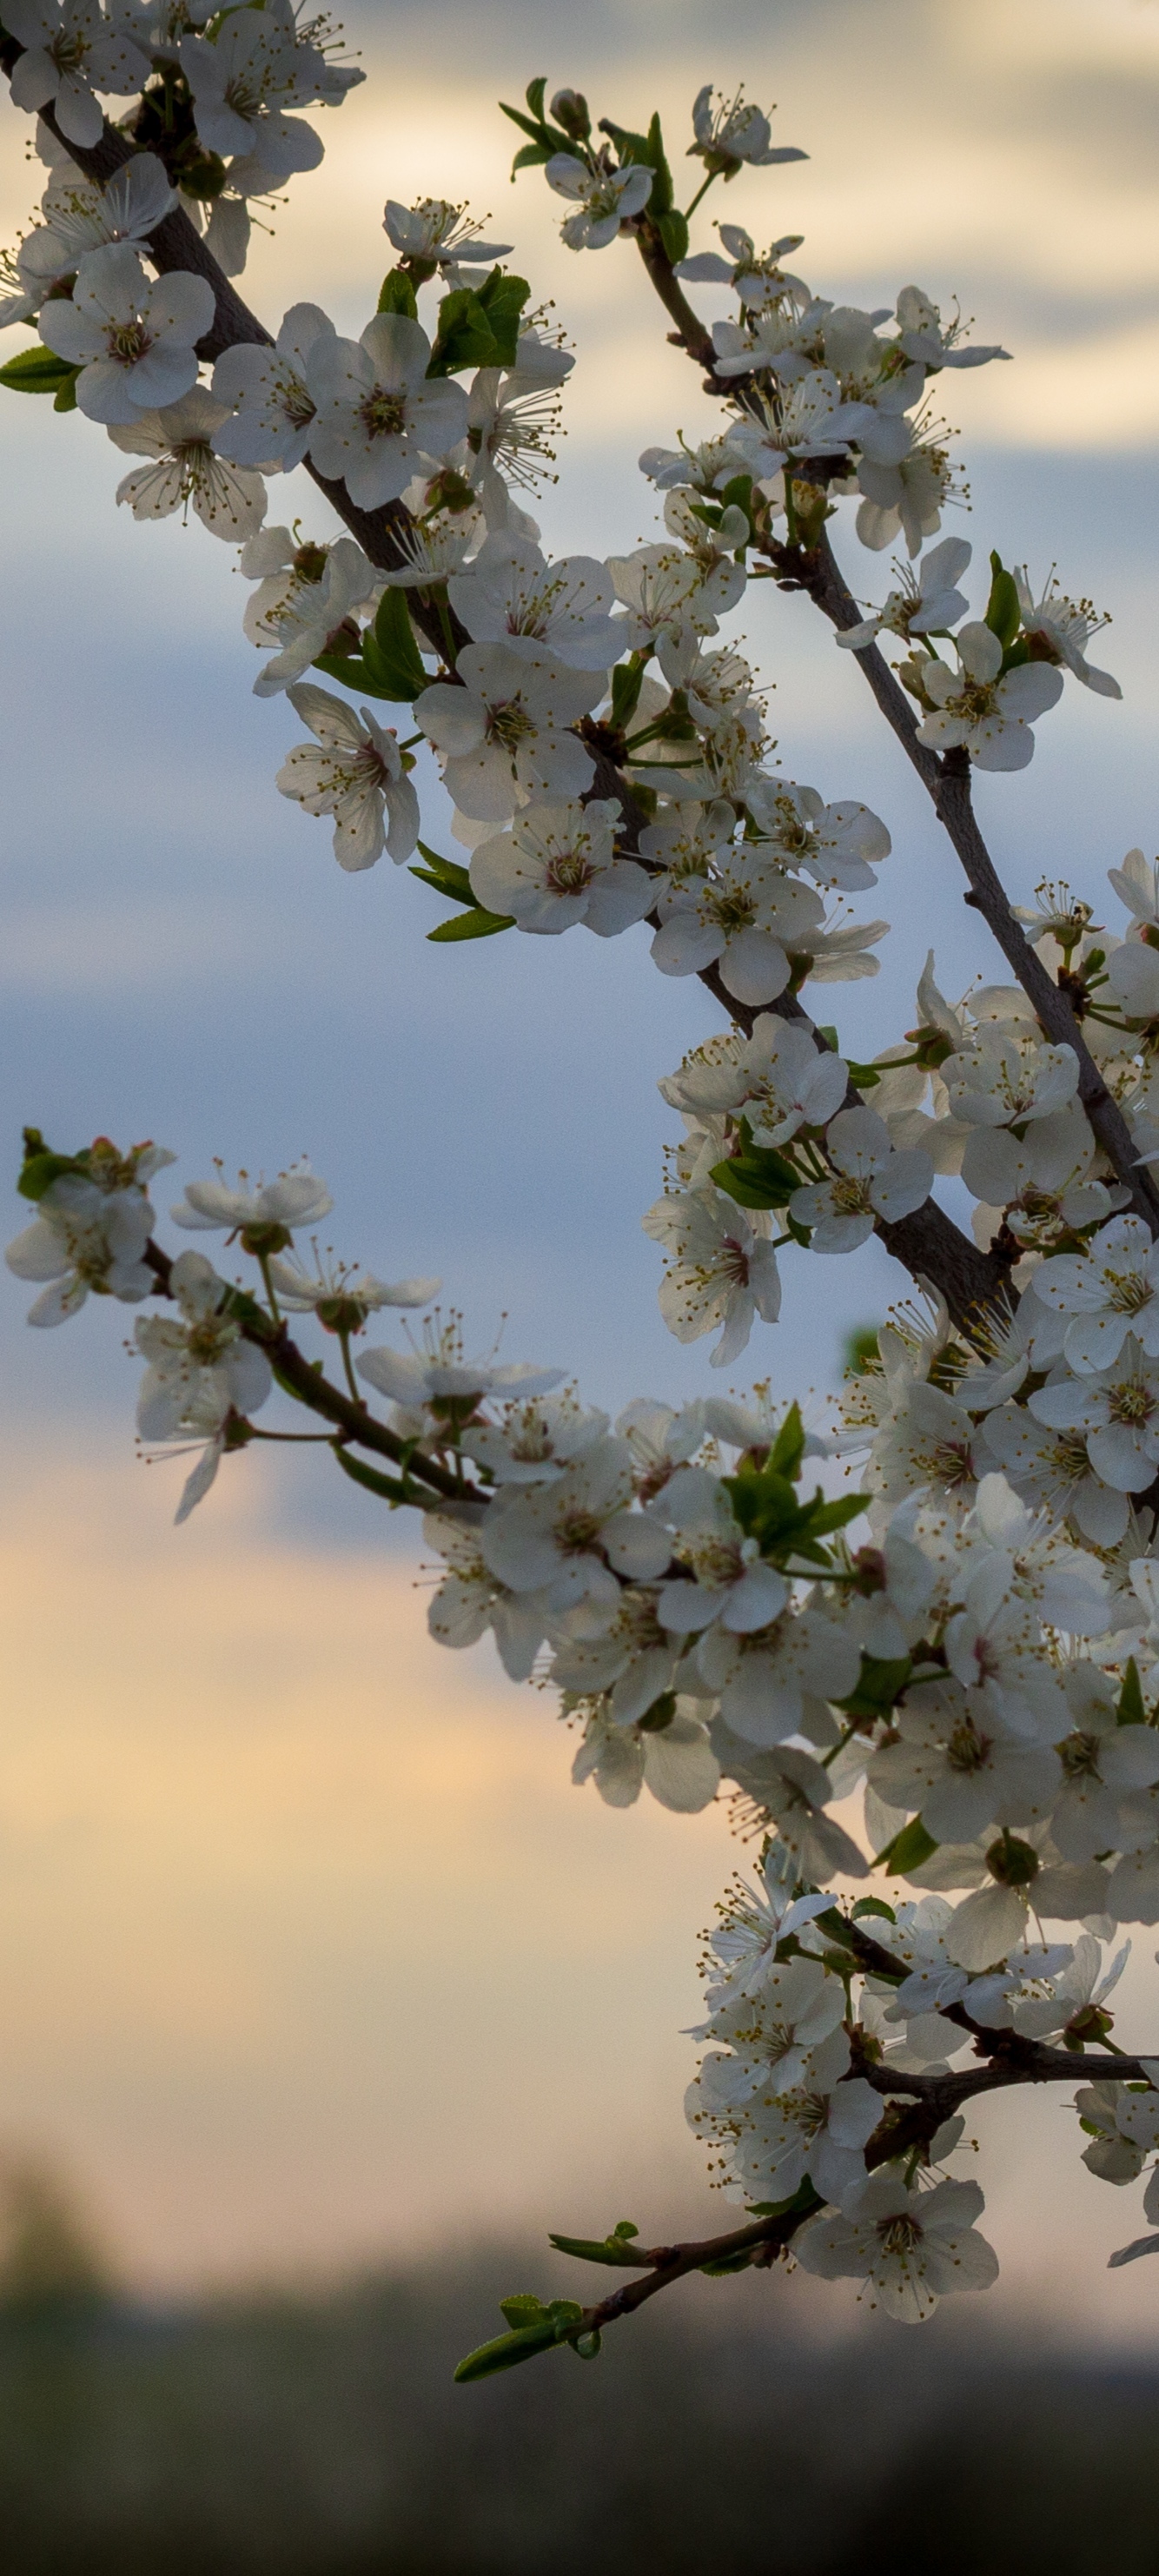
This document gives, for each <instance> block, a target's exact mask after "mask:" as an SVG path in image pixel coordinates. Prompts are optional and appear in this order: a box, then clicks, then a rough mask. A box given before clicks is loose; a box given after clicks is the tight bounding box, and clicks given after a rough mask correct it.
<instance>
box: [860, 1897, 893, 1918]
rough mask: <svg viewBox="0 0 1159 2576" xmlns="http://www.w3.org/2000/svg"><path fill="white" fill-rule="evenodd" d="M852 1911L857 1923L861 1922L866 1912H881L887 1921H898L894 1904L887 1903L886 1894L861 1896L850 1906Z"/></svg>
mask: <svg viewBox="0 0 1159 2576" xmlns="http://www.w3.org/2000/svg"><path fill="white" fill-rule="evenodd" d="M850 1913H851V1916H852V1919H853V1921H854V1922H855V1923H860V1922H861V1920H862V1918H863V1916H865V1915H866V1914H880V1915H881V1916H882V1917H883V1919H884V1921H885V1922H886V1923H896V1921H897V1916H896V1914H895V1913H894V1910H893V1907H892V1905H887V1904H886V1901H885V1898H884V1896H859V1897H858V1898H857V1899H856V1902H855V1903H854V1904H853V1905H852V1906H851V1907H850Z"/></svg>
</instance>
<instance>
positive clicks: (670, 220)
mask: <svg viewBox="0 0 1159 2576" xmlns="http://www.w3.org/2000/svg"><path fill="white" fill-rule="evenodd" d="M656 230H657V232H658V233H659V235H660V239H661V241H662V242H663V244H664V248H665V250H666V252H667V254H668V257H669V259H670V260H671V262H672V265H673V268H675V267H676V265H677V262H678V261H679V260H682V259H687V257H688V218H687V216H686V215H681V214H677V213H676V212H672V213H671V214H667V215H660V216H658V217H657V222H656Z"/></svg>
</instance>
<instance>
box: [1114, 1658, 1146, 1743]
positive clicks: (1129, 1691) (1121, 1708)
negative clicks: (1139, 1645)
mask: <svg viewBox="0 0 1159 2576" xmlns="http://www.w3.org/2000/svg"><path fill="white" fill-rule="evenodd" d="M1116 1715H1117V1717H1118V1720H1119V1724H1120V1726H1145V1725H1146V1723H1147V1711H1146V1708H1145V1707H1144V1704H1143V1686H1142V1683H1141V1682H1140V1679H1139V1667H1138V1665H1137V1663H1136V1661H1135V1658H1134V1656H1133V1655H1130V1656H1128V1658H1127V1669H1126V1672H1125V1673H1124V1675H1123V1687H1122V1690H1121V1691H1120V1693H1119V1704H1118V1708H1117V1710H1116Z"/></svg>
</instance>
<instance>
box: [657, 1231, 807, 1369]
mask: <svg viewBox="0 0 1159 2576" xmlns="http://www.w3.org/2000/svg"><path fill="white" fill-rule="evenodd" d="M643 1222H644V1232H645V1234H650V1235H651V1237H652V1239H653V1241H654V1242H656V1243H662V1244H663V1245H664V1248H665V1252H666V1255H667V1259H668V1265H669V1266H668V1271H667V1276H666V1277H665V1279H664V1282H663V1285H662V1287H661V1290H660V1312H661V1314H662V1315H663V1317H664V1321H665V1323H666V1324H667V1326H668V1330H669V1332H670V1333H674V1334H675V1336H676V1339H677V1341H678V1342H695V1341H698V1340H699V1338H700V1336H701V1334H702V1333H711V1332H712V1331H714V1330H715V1327H716V1326H717V1325H718V1324H719V1325H721V1326H722V1331H721V1337H720V1340H719V1342H718V1343H717V1346H716V1349H715V1350H714V1351H713V1353H712V1355H711V1361H710V1365H711V1366H712V1367H713V1368H727V1367H728V1365H729V1362H730V1361H732V1360H734V1359H737V1358H738V1357H739V1355H740V1353H741V1351H743V1349H744V1347H745V1344H746V1342H747V1341H748V1337H749V1334H750V1332H751V1331H752V1325H753V1317H754V1315H762V1316H763V1317H764V1320H765V1322H766V1323H767V1324H775V1323H776V1320H777V1316H778V1315H779V1313H780V1310H781V1282H780V1276H779V1273H778V1270H777V1257H776V1254H775V1252H774V1251H773V1247H772V1245H771V1243H769V1242H768V1241H767V1240H765V1239H764V1237H763V1236H762V1235H761V1234H760V1233H758V1231H757V1230H756V1228H755V1227H754V1225H753V1224H752V1223H751V1221H750V1219H749V1217H748V1216H747V1215H746V1212H745V1210H744V1209H743V1208H741V1207H738V1206H737V1205H736V1202H735V1200H733V1199H728V1198H725V1196H724V1194H723V1192H722V1191H720V1190H716V1189H701V1190H696V1191H681V1192H678V1193H673V1194H672V1195H671V1196H667V1197H664V1198H661V1199H657V1201H656V1203H655V1206H654V1207H651V1208H650V1209H649V1211H648V1214H647V1216H646V1217H645V1218H644V1221H643Z"/></svg>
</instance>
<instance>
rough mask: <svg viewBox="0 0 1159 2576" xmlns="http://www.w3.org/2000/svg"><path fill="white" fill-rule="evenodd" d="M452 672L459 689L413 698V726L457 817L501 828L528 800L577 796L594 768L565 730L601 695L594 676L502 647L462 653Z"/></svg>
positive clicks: (440, 687) (442, 684)
mask: <svg viewBox="0 0 1159 2576" xmlns="http://www.w3.org/2000/svg"><path fill="white" fill-rule="evenodd" d="M455 667H456V670H457V672H458V676H459V680H460V682H461V684H462V685H461V686H459V687H457V688H456V687H452V686H451V684H450V683H449V682H448V681H446V680H436V681H435V682H434V684H433V686H432V687H431V688H429V689H424V690H423V693H422V696H421V697H419V698H416V700H415V718H416V721H417V722H418V723H419V724H420V725H421V727H422V730H423V732H424V733H425V734H426V736H427V739H428V741H429V742H430V743H432V744H433V746H434V748H435V750H436V751H437V752H438V753H439V755H440V757H441V759H442V761H443V763H444V769H443V775H444V778H445V781H446V786H447V791H448V794H449V795H451V796H453V797H454V800H455V803H456V805H457V806H458V807H459V810H460V812H461V813H463V814H466V815H468V816H470V817H471V818H472V819H474V820H475V821H478V822H481V823H505V822H506V821H507V819H508V816H509V815H512V814H514V813H515V811H516V809H517V807H518V805H519V804H520V803H521V802H522V801H523V800H525V799H527V798H534V797H541V798H545V799H547V800H548V801H550V800H551V799H552V798H557V799H558V798H570V797H573V796H582V795H583V793H584V790H585V788H587V787H589V786H590V785H591V782H592V777H593V774H594V770H595V763H594V761H593V759H592V756H591V753H590V752H589V751H586V750H585V749H584V746H583V744H582V743H581V742H579V741H578V740H577V738H576V736H575V734H574V733H572V732H571V730H570V728H571V726H573V725H574V724H575V723H576V722H577V721H578V719H579V717H580V716H582V715H586V714H587V713H588V712H589V710H590V709H591V708H592V707H594V706H595V705H596V703H597V701H598V699H599V698H600V696H601V695H602V692H603V674H602V672H600V673H592V672H587V671H572V670H568V669H567V668H566V667H565V665H564V664H563V663H562V662H557V661H556V660H555V659H554V658H553V657H552V655H550V654H548V653H544V652H542V651H540V650H538V649H537V650H536V652H535V653H534V654H528V653H526V652H524V653H513V652H512V650H511V647H510V645H509V644H467V645H464V647H463V650H462V652H461V653H460V655H459V657H458V661H457V663H456V666H455Z"/></svg>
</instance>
